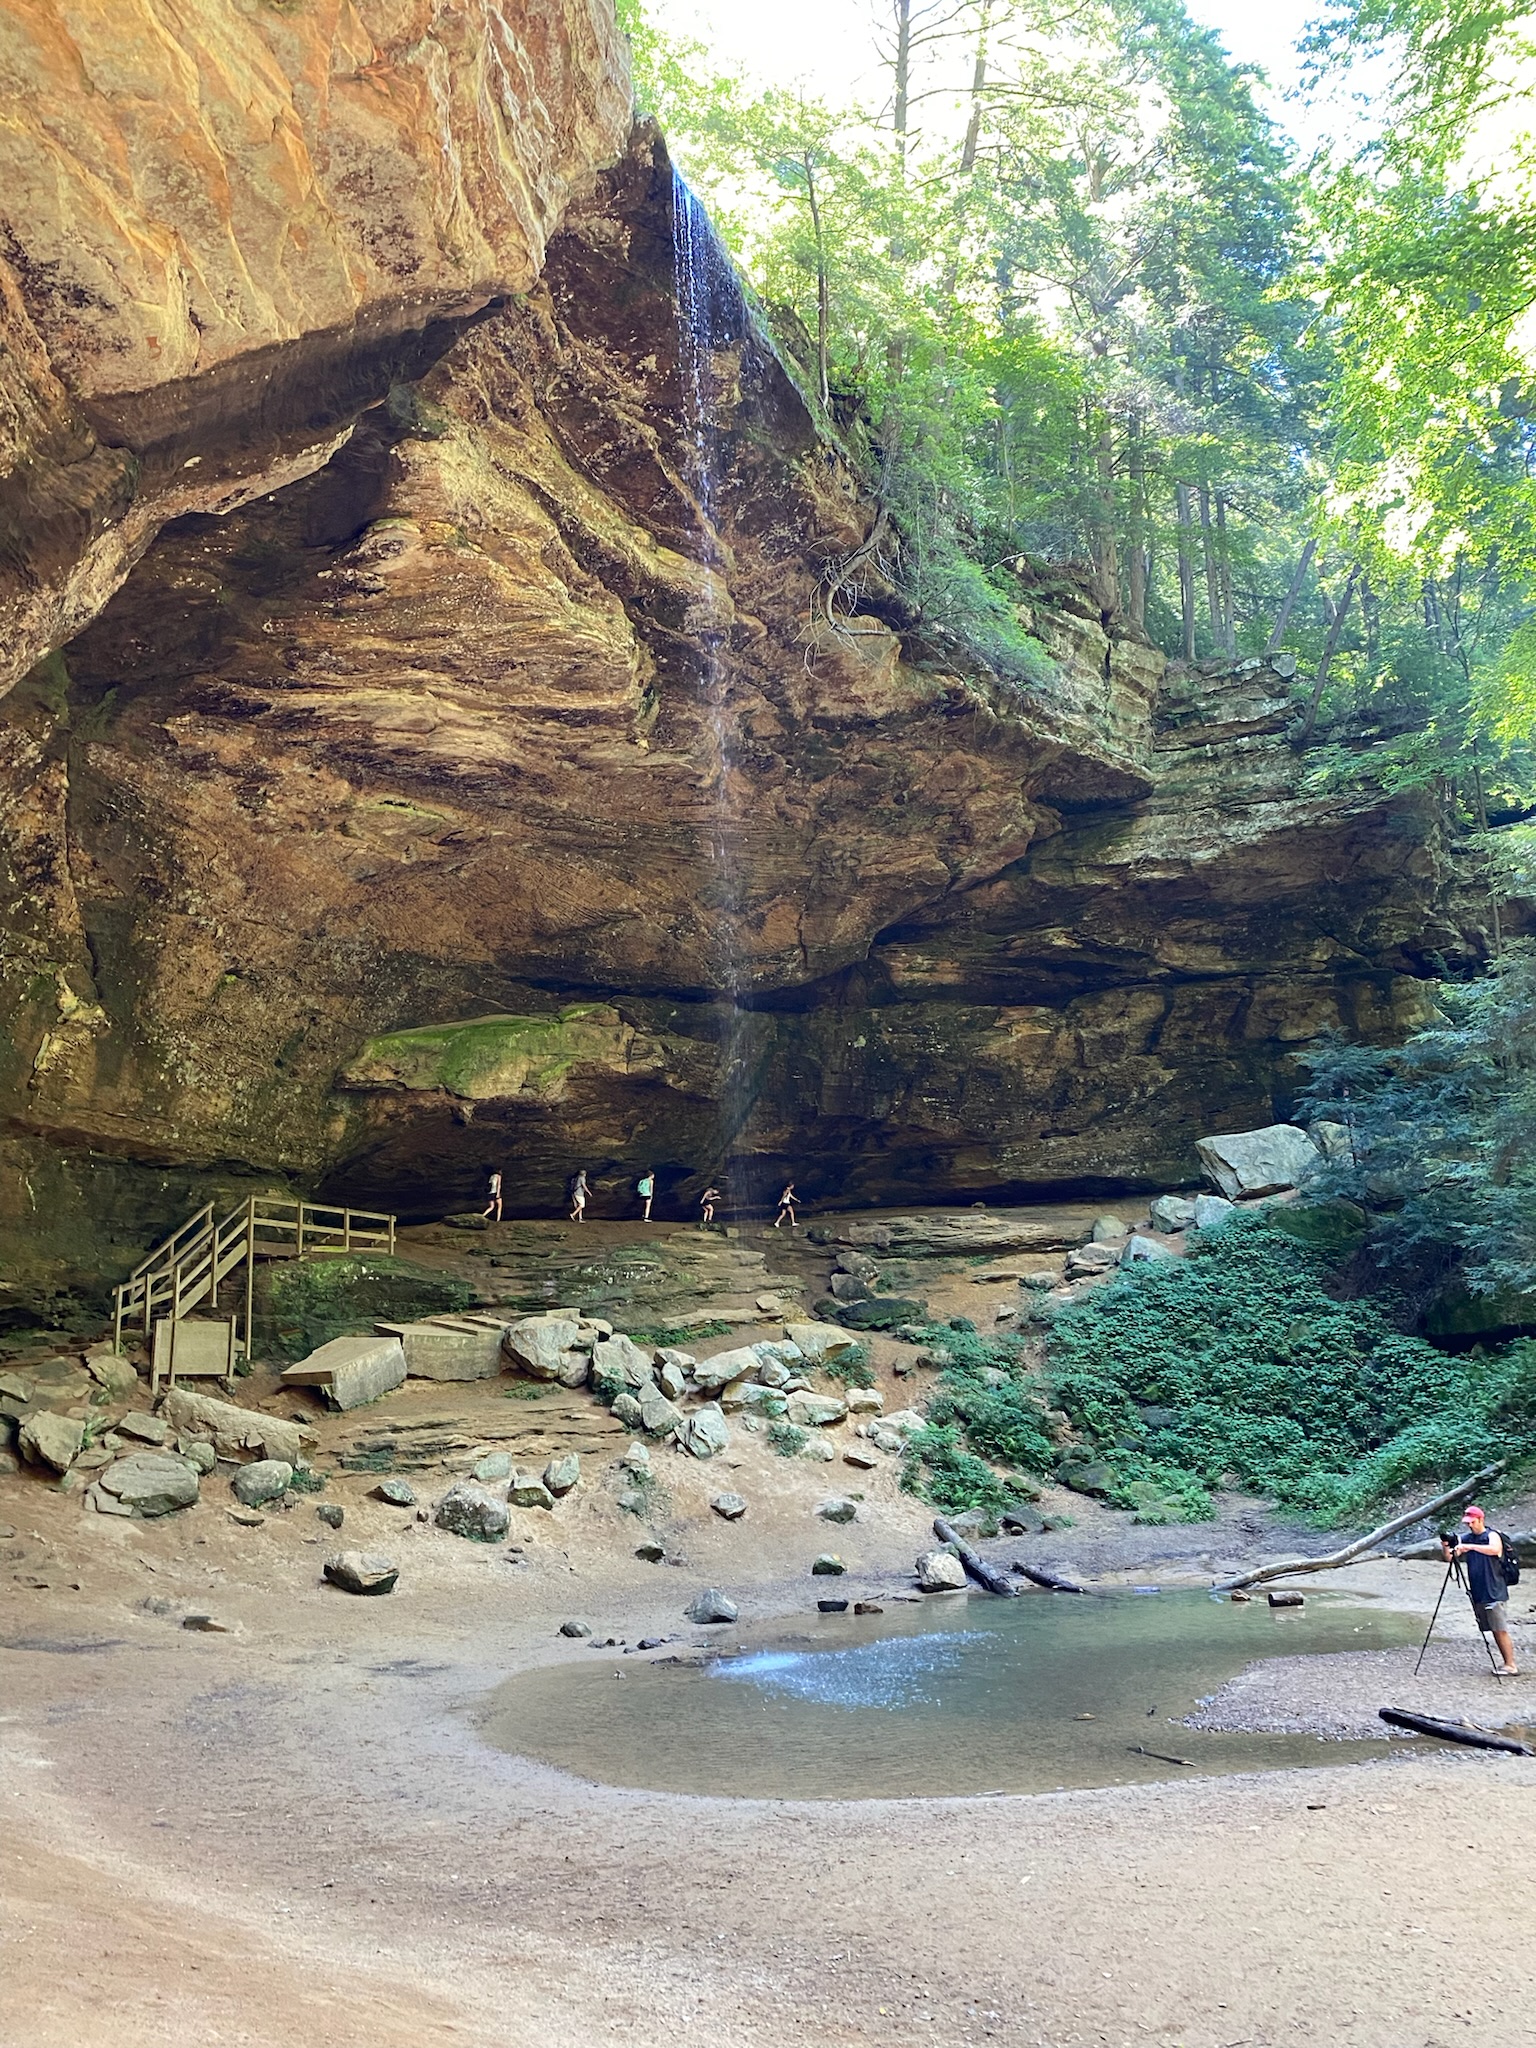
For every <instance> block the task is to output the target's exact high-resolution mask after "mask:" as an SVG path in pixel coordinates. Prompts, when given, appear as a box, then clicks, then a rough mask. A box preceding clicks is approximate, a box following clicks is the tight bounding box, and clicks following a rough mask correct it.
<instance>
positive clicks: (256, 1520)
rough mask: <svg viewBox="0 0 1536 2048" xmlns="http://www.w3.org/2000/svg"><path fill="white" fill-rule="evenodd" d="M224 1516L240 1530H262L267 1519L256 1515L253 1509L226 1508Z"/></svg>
mask: <svg viewBox="0 0 1536 2048" xmlns="http://www.w3.org/2000/svg"><path fill="white" fill-rule="evenodd" d="M224 1512H225V1514H226V1515H228V1517H229V1519H230V1520H231V1521H232V1522H234V1523H235V1524H236V1525H237V1526H238V1527H239V1528H241V1529H264V1528H265V1527H266V1523H267V1518H266V1516H265V1515H258V1514H257V1512H256V1510H255V1509H254V1508H226V1509H225V1510H224Z"/></svg>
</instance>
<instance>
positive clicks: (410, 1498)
mask: <svg viewBox="0 0 1536 2048" xmlns="http://www.w3.org/2000/svg"><path fill="white" fill-rule="evenodd" d="M373 1497H374V1499H375V1500H381V1501H383V1502H384V1503H385V1504H386V1506H388V1507H392V1508H413V1507H415V1505H416V1494H415V1491H414V1489H413V1488H412V1487H410V1486H408V1485H407V1484H406V1482H405V1480H403V1479H381V1480H380V1481H379V1483H378V1485H377V1486H376V1487H375V1488H374V1489H373Z"/></svg>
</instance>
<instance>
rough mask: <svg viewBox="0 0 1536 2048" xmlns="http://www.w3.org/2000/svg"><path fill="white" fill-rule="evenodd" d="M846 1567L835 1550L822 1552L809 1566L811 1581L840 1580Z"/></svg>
mask: <svg viewBox="0 0 1536 2048" xmlns="http://www.w3.org/2000/svg"><path fill="white" fill-rule="evenodd" d="M847 1569H848V1567H847V1565H846V1564H844V1562H843V1560H842V1559H841V1558H840V1557H839V1556H838V1554H837V1552H836V1551H835V1550H824V1551H823V1552H822V1553H821V1555H820V1557H818V1558H816V1559H815V1560H814V1561H813V1562H812V1565H811V1577H812V1578H813V1579H840V1578H841V1577H842V1575H843V1573H844V1572H845V1571H847Z"/></svg>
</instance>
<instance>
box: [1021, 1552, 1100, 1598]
mask: <svg viewBox="0 0 1536 2048" xmlns="http://www.w3.org/2000/svg"><path fill="white" fill-rule="evenodd" d="M1013 1568H1014V1570H1015V1571H1016V1572H1017V1573H1018V1575H1019V1577H1020V1578H1021V1579H1028V1581H1029V1583H1030V1584H1031V1585H1032V1586H1044V1588H1045V1590H1046V1592H1047V1593H1083V1594H1086V1593H1087V1591H1088V1588H1087V1587H1086V1586H1079V1585H1078V1584H1076V1583H1075V1581H1074V1580H1072V1579H1059V1578H1057V1576H1056V1574H1055V1573H1054V1572H1045V1571H1042V1570H1041V1569H1040V1567H1039V1566H1038V1565H1035V1564H1021V1563H1019V1562H1018V1561H1017V1560H1015V1562H1014V1567H1013Z"/></svg>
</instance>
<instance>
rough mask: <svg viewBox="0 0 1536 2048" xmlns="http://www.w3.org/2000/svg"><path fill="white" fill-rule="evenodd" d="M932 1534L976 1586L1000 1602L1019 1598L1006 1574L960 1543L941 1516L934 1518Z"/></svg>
mask: <svg viewBox="0 0 1536 2048" xmlns="http://www.w3.org/2000/svg"><path fill="white" fill-rule="evenodd" d="M933 1533H934V1535H935V1536H937V1537H938V1539H939V1541H940V1542H941V1543H943V1544H947V1545H948V1547H949V1548H950V1549H951V1550H952V1551H953V1552H954V1553H955V1555H956V1557H958V1558H959V1560H960V1562H961V1563H962V1564H963V1565H964V1566H965V1568H966V1570H967V1571H968V1572H969V1573H970V1575H971V1577H972V1578H973V1579H974V1580H975V1581H976V1583H977V1585H978V1586H985V1587H986V1589H987V1591H988V1592H989V1593H996V1594H997V1596H998V1598H999V1599H1002V1600H1016V1599H1017V1598H1018V1597H1019V1589H1018V1587H1017V1586H1015V1585H1014V1584H1013V1582H1012V1581H1011V1580H1010V1579H1009V1577H1008V1575H1007V1573H1006V1572H1000V1571H997V1570H996V1569H995V1568H994V1567H993V1566H992V1565H989V1564H988V1563H987V1562H986V1560H985V1558H982V1557H979V1556H978V1555H977V1554H976V1552H975V1551H974V1550H972V1548H971V1546H970V1545H969V1543H966V1542H964V1541H962V1539H961V1538H960V1537H959V1536H957V1535H956V1534H955V1532H954V1529H953V1528H952V1527H951V1526H950V1524H949V1523H948V1522H946V1521H945V1519H944V1517H943V1516H942V1515H935V1516H934V1518H933Z"/></svg>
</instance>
